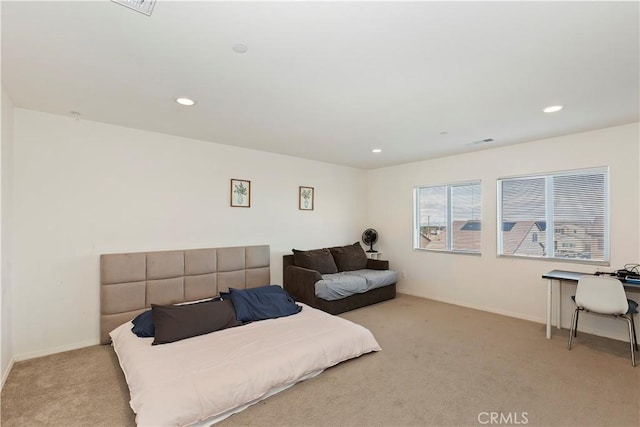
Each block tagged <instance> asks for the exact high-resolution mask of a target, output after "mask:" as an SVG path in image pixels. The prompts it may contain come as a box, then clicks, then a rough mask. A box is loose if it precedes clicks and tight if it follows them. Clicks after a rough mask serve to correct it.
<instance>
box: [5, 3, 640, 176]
mask: <svg viewBox="0 0 640 427" xmlns="http://www.w3.org/2000/svg"><path fill="white" fill-rule="evenodd" d="M639 6H640V4H639V3H638V2H406V3H405V2H236V1H234V2H219V1H217V2H202V1H199V2H187V1H179V2H177V1H174V2H170V1H165V0H158V1H157V3H156V5H155V8H154V10H153V14H152V16H150V17H148V16H145V15H143V14H140V13H138V12H135V11H132V10H130V9H128V8H125V7H122V6H120V5H118V4H116V3H113V2H111V1H107V0H101V1H68V2H7V1H3V2H2V10H1V12H2V83H3V86H4V88H5V89H6V91H7V92H8V94H9V96H10V97H11V99H12V100H13V102H14V105H15V106H16V107H21V108H27V109H33V110H39V111H45V112H50V113H54V114H62V115H70V114H71V112H72V111H76V112H79V113H80V116H79V117H80V119H84V120H92V121H99V122H104V123H112V124H116V125H122V126H128V127H132V128H138V129H146V130H150V131H156V132H162V133H166V134H172V135H180V136H184V137H190V138H197V139H201V140H205V141H211V142H215V143H220V144H227V145H234V146H239V147H247V148H252V149H258V150H263V151H269V152H274V153H281V154H285V155H290V156H295V157H302V158H308V159H315V160H318V161H322V162H329V163H335V164H342V165H347V166H352V167H357V168H365V169H371V168H378V167H384V166H390V165H396V164H401V163H407V162H412V161H417V160H423V159H430V158H437V157H442V156H446V155H450V154H455V153H461V152H466V151H474V150H479V149H486V148H491V147H496V146H503V145H510V144H516V143H521V142H525V141H532V140H537V139H541V138H547V137H552V136H558V135H565V134H570V133H575V132H580V131H586V130H591V129H597V128H604V127H609V126H616V125H621V124H626V123H632V122H637V121H639V120H640V119H639V105H640V99H639V98H640V96H639V93H640V85H639V81H640V60H639V57H640V33H639V31H640V24H639V21H640V8H639ZM238 43H240V44H244V45H246V46H247V47H248V50H247V52H246V53H244V54H240V53H236V52H235V51H233V50H232V46H233V45H234V44H238ZM179 96H188V97H191V98H193V99H195V100H196V102H197V103H196V105H195V106H193V107H184V106H180V105H178V104H176V103H175V102H174V100H175V98H176V97H179ZM555 104H560V105H564V106H565V108H564V109H563V110H562V111H560V112H557V113H553V114H546V113H543V112H542V109H543V108H544V107H546V106H549V105H555ZM486 138H492V139H493V140H494V142H490V143H484V144H474V142H476V141H479V140H483V139H486ZM373 148H380V149H382V152H381V153H379V154H374V153H372V152H371V150H372V149H373Z"/></svg>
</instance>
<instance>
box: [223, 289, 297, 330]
mask: <svg viewBox="0 0 640 427" xmlns="http://www.w3.org/2000/svg"><path fill="white" fill-rule="evenodd" d="M229 292H230V293H231V301H232V302H233V307H234V309H235V311H236V319H238V320H239V321H241V322H253V321H257V320H264V319H275V318H276V317H284V316H291V315H292V314H297V313H299V312H300V310H302V307H301V306H299V305H297V304H296V302H295V300H294V299H293V298H292V297H291V295H289V294H288V293H287V291H285V290H284V289H282V288H281V287H280V286H278V285H270V286H263V287H260V288H252V289H234V288H230V289H229Z"/></svg>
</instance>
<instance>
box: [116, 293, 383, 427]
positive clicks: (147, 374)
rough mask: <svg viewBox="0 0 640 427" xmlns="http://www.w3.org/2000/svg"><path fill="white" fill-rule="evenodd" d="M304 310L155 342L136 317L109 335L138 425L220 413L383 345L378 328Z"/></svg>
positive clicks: (166, 423) (198, 418)
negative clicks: (135, 326)
mask: <svg viewBox="0 0 640 427" xmlns="http://www.w3.org/2000/svg"><path fill="white" fill-rule="evenodd" d="M300 305H302V306H303V309H302V311H301V312H300V313H298V314H296V315H293V316H288V317H282V318H278V319H269V320H263V321H260V322H253V323H250V324H248V325H244V326H239V327H236V328H230V329H225V330H222V331H218V332H214V333H211V334H207V335H202V336H198V337H194V338H189V339H186V340H182V341H178V342H175V343H171V344H163V345H157V346H152V345H151V342H152V341H153V338H138V337H136V336H135V334H133V333H132V332H131V326H132V324H131V322H127V323H125V324H123V325H121V326H119V327H118V328H116V329H114V330H113V331H112V332H111V333H110V335H111V339H112V341H113V346H114V349H115V351H116V354H117V355H118V359H119V362H120V366H121V367H122V370H123V372H124V375H125V377H126V380H127V384H128V385H129V392H130V395H131V400H130V402H129V403H130V405H131V408H132V409H133V411H134V412H135V413H136V423H137V424H138V425H139V426H173V425H179V426H186V425H192V424H195V423H199V422H201V421H203V420H209V419H211V420H213V422H217V421H220V420H222V419H224V418H226V417H227V416H229V415H231V414H233V413H235V412H238V411H239V410H242V409H244V407H246V406H248V404H251V403H255V402H257V401H259V400H260V399H262V398H265V397H267V396H268V395H271V394H274V392H277V391H281V390H284V389H285V388H287V387H288V386H290V385H293V384H295V383H296V382H299V381H301V380H303V379H306V378H310V377H312V376H314V375H316V374H318V373H319V372H321V371H322V370H324V369H326V368H328V367H330V366H333V365H336V364H338V363H340V362H342V361H345V360H348V359H351V358H354V357H358V356H361V355H362V354H365V353H369V352H372V351H379V350H380V346H379V345H378V342H377V341H376V340H375V338H374V337H373V335H372V334H371V332H370V331H369V330H368V329H366V328H364V327H363V326H360V325H357V324H355V323H353V322H351V321H348V320H346V319H343V318H340V317H337V316H332V315H330V314H327V313H325V312H323V311H320V310H316V309H314V308H311V307H309V306H307V305H304V304H300Z"/></svg>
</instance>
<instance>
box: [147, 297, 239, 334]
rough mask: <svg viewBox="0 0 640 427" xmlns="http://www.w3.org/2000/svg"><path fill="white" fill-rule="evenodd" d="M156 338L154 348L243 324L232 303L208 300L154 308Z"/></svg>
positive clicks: (152, 308)
mask: <svg viewBox="0 0 640 427" xmlns="http://www.w3.org/2000/svg"><path fill="white" fill-rule="evenodd" d="M151 313H152V315H153V324H154V326H155V338H154V340H153V343H152V345H157V344H167V343H171V342H174V341H179V340H183V339H185V338H191V337H195V336H198V335H204V334H208V333H210V332H215V331H219V330H222V329H226V328H231V327H233V326H239V325H241V324H242V323H241V322H239V321H238V320H236V312H235V310H234V308H233V303H232V302H231V301H229V300H225V301H207V302H204V303H199V304H187V305H157V304H152V305H151Z"/></svg>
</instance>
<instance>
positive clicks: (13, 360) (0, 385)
mask: <svg viewBox="0 0 640 427" xmlns="http://www.w3.org/2000/svg"><path fill="white" fill-rule="evenodd" d="M15 361H16V358H15V357H12V358H11V360H10V361H9V366H7V370H6V371H4V372H3V373H2V383H0V391H2V389H3V388H4V383H5V382H7V378H9V373H11V368H13V364H14V363H15Z"/></svg>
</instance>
